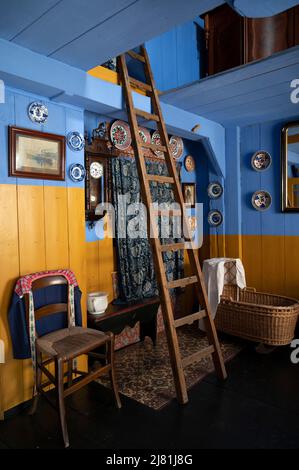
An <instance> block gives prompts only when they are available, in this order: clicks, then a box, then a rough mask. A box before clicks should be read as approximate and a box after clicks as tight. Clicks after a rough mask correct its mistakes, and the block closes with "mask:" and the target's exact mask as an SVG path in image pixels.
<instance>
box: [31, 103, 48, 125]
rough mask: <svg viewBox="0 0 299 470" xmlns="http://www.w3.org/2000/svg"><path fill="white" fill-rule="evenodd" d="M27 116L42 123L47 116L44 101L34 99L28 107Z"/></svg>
mask: <svg viewBox="0 0 299 470" xmlns="http://www.w3.org/2000/svg"><path fill="white" fill-rule="evenodd" d="M28 116H29V118H30V120H31V121H32V122H37V123H38V124H44V123H45V122H46V121H47V119H48V117H49V111H48V108H47V106H46V105H45V104H44V103H40V102H38V101H34V103H31V104H30V105H29V107H28Z"/></svg>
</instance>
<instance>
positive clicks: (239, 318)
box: [215, 285, 299, 346]
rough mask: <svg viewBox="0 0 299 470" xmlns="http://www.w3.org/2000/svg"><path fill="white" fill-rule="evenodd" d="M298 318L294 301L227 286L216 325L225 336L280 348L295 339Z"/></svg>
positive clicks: (298, 311) (296, 302)
mask: <svg viewBox="0 0 299 470" xmlns="http://www.w3.org/2000/svg"><path fill="white" fill-rule="evenodd" d="M298 315H299V303H298V301H297V300H295V299H291V298H287V297H281V296H278V295H272V294H265V293H261V292H256V290H255V289H253V288H245V289H240V288H239V287H237V286H236V285H226V286H224V290H223V294H222V297H221V301H220V304H219V306H218V309H217V314H216V319H215V324H216V328H217V329H218V330H220V331H222V332H224V333H228V334H231V335H233V336H239V337H240V338H244V339H248V340H251V341H256V342H262V343H264V344H268V345H272V346H280V345H286V344H289V343H290V342H291V341H292V340H293V339H294V333H295V328H296V323H297V319H298Z"/></svg>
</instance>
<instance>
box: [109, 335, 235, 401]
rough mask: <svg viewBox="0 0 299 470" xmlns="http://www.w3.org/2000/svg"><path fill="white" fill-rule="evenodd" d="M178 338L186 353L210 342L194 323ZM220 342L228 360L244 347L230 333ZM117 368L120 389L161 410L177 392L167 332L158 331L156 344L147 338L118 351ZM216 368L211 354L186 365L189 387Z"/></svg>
mask: <svg viewBox="0 0 299 470" xmlns="http://www.w3.org/2000/svg"><path fill="white" fill-rule="evenodd" d="M178 338H179V344H180V348H181V353H182V357H186V356H189V355H191V354H193V353H195V352H198V351H199V350H200V349H203V348H205V347H206V346H208V342H207V340H206V336H205V335H203V334H202V333H201V332H200V331H199V330H198V328H196V327H194V326H187V327H183V328H180V329H179V330H178ZM220 343H221V349H222V353H223V357H224V360H225V361H226V362H227V361H229V360H231V359H232V358H233V357H235V356H236V355H237V354H238V353H239V352H240V351H241V350H242V349H243V347H244V343H241V342H240V341H238V340H236V341H235V340H234V339H231V338H227V337H226V338H225V339H224V338H221V339H220ZM115 368H116V377H117V382H118V386H119V391H120V392H121V393H122V394H124V395H126V396H127V397H130V398H132V399H134V400H136V401H138V402H140V403H143V404H144V405H146V406H149V407H150V408H154V409H155V410H160V409H161V408H162V407H164V406H165V405H167V403H169V401H170V400H172V399H173V398H175V396H176V394H175V388H174V383H173V376H172V370H171V366H170V360H169V352H168V346H167V341H166V336H165V333H164V332H163V333H160V334H159V335H158V338H157V345H156V347H154V346H153V344H152V342H151V340H150V339H149V338H146V340H145V341H144V342H143V343H137V344H134V345H132V346H128V347H126V348H124V349H121V350H119V351H117V352H116V353H115ZM213 371H214V366H213V361H212V359H211V358H210V357H207V358H205V359H202V360H201V361H199V362H197V363H194V364H191V365H190V366H188V367H186V368H185V376H186V382H187V387H188V389H190V388H191V387H192V386H193V385H195V384H197V383H198V382H199V381H200V380H202V379H203V378H204V377H205V376H206V375H208V374H209V373H211V372H213ZM100 383H102V384H103V385H105V386H108V387H109V386H110V383H109V379H108V377H107V378H106V377H103V378H101V380H100Z"/></svg>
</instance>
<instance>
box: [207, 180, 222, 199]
mask: <svg viewBox="0 0 299 470" xmlns="http://www.w3.org/2000/svg"><path fill="white" fill-rule="evenodd" d="M222 194H223V187H222V185H221V184H220V183H218V182H217V181H215V182H213V183H210V184H209V186H208V196H209V198H210V199H219V198H220V197H221V196H222Z"/></svg>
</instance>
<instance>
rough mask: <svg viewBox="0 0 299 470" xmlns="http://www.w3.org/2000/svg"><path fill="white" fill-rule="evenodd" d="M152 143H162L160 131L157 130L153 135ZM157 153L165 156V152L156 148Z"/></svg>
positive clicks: (160, 156)
mask: <svg viewBox="0 0 299 470" xmlns="http://www.w3.org/2000/svg"><path fill="white" fill-rule="evenodd" d="M152 144H154V145H161V137H160V134H159V132H158V131H155V132H154V133H153V135H152ZM154 153H155V155H157V157H159V158H164V153H163V152H160V150H155V152H154Z"/></svg>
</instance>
